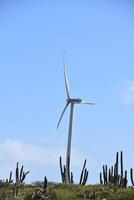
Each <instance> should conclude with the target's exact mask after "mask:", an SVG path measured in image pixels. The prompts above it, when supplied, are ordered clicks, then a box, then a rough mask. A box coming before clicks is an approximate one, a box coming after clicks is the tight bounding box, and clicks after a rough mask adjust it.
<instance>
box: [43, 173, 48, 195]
mask: <svg viewBox="0 0 134 200" xmlns="http://www.w3.org/2000/svg"><path fill="white" fill-rule="evenodd" d="M47 187H48V180H47V177H46V176H45V177H44V182H43V189H44V192H46V189H47Z"/></svg>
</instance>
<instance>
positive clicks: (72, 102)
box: [57, 58, 94, 184]
mask: <svg viewBox="0 0 134 200" xmlns="http://www.w3.org/2000/svg"><path fill="white" fill-rule="evenodd" d="M64 79H65V86H66V93H67V99H66V105H65V108H64V109H63V111H62V113H61V116H60V119H59V121H58V124H57V128H58V127H59V125H60V122H61V120H62V117H63V115H64V113H65V111H66V109H67V107H68V106H69V104H70V120H69V129H68V143H67V153H66V183H67V184H68V183H69V164H70V157H71V142H72V126H73V113H74V105H75V104H89V105H94V103H92V102H87V101H85V100H82V99H79V98H71V95H70V87H69V82H68V78H67V73H66V63H65V58H64Z"/></svg>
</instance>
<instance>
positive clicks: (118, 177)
mask: <svg viewBox="0 0 134 200" xmlns="http://www.w3.org/2000/svg"><path fill="white" fill-rule="evenodd" d="M102 175H103V178H102ZM127 182H128V180H127V171H125V173H124V172H123V152H122V151H121V153H120V174H119V153H118V152H117V153H116V162H115V164H114V166H112V167H111V168H109V169H108V168H107V165H103V173H100V184H104V185H108V186H112V187H113V186H114V187H123V188H126V187H127Z"/></svg>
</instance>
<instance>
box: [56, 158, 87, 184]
mask: <svg viewBox="0 0 134 200" xmlns="http://www.w3.org/2000/svg"><path fill="white" fill-rule="evenodd" d="M59 162H60V173H61V179H62V183H66V166H65V165H62V157H61V156H60V159H59ZM86 162H87V160H86V159H85V161H84V165H83V168H82V171H81V175H80V181H79V184H80V185H85V184H86V182H87V179H88V171H87V169H86V168H85V167H86ZM67 164H68V177H69V183H70V184H72V183H74V178H73V173H72V172H70V158H68V163H67Z"/></svg>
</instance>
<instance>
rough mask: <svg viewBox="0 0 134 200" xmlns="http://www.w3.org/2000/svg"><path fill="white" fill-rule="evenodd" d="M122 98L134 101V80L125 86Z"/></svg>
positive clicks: (126, 100)
mask: <svg viewBox="0 0 134 200" xmlns="http://www.w3.org/2000/svg"><path fill="white" fill-rule="evenodd" d="M122 98H123V101H124V102H125V103H129V104H130V103H134V81H131V82H129V83H128V84H127V85H126V86H125V87H124V89H123V92H122Z"/></svg>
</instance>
